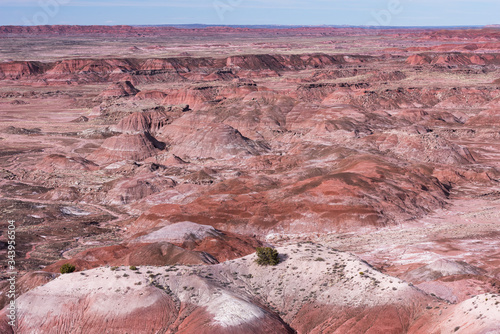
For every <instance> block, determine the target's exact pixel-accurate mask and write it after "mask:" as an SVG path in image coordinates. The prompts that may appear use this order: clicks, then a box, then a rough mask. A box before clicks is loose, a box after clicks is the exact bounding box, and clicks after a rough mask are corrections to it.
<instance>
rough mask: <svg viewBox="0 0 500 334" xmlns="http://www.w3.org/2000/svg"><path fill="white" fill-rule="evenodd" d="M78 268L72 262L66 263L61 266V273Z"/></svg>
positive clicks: (67, 272) (70, 271)
mask: <svg viewBox="0 0 500 334" xmlns="http://www.w3.org/2000/svg"><path fill="white" fill-rule="evenodd" d="M75 270H76V267H75V266H74V265H72V264H69V263H65V264H63V265H62V266H61V269H60V272H61V274H69V273H72V272H74V271H75Z"/></svg>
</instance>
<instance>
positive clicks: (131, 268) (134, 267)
mask: <svg viewBox="0 0 500 334" xmlns="http://www.w3.org/2000/svg"><path fill="white" fill-rule="evenodd" d="M129 268H130V270H137V267H136V266H130V267H129Z"/></svg>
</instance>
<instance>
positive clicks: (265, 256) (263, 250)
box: [255, 247, 280, 266]
mask: <svg viewBox="0 0 500 334" xmlns="http://www.w3.org/2000/svg"><path fill="white" fill-rule="evenodd" d="M255 262H257V264H258V265H261V266H275V265H277V264H278V263H279V262H280V259H279V254H278V251H277V250H276V249H274V248H271V247H257V259H256V260H255Z"/></svg>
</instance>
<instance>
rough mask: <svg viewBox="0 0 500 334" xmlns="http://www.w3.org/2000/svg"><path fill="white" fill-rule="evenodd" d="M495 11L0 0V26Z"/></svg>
mask: <svg viewBox="0 0 500 334" xmlns="http://www.w3.org/2000/svg"><path fill="white" fill-rule="evenodd" d="M499 13H500V1H499V0H476V1H465V0H144V1H132V0H100V1H97V0H88V1H87V0H0V25H40V24H78V25H92V24H105V25H115V24H130V25H148V24H151V25H154V24H188V23H203V24H215V25H238V24H249V25H250V24H252V25H259V24H282V25H344V24H346V25H388V26H458V25H488V24H498V23H500V18H499V17H500V15H499Z"/></svg>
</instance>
